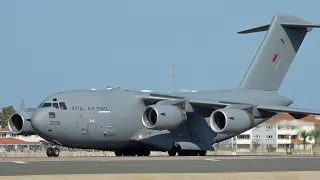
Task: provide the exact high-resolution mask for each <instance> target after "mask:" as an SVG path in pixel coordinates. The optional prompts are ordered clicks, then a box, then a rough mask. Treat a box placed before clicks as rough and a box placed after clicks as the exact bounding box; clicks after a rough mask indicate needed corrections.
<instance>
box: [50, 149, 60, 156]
mask: <svg viewBox="0 0 320 180" xmlns="http://www.w3.org/2000/svg"><path fill="white" fill-rule="evenodd" d="M51 154H52V156H53V157H59V154H60V151H59V149H58V148H56V147H55V148H52V151H51Z"/></svg>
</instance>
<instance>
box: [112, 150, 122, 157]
mask: <svg viewBox="0 0 320 180" xmlns="http://www.w3.org/2000/svg"><path fill="white" fill-rule="evenodd" d="M114 154H115V155H116V156H122V152H121V151H115V152H114Z"/></svg>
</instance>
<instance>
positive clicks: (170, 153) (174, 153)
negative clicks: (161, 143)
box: [168, 149, 177, 156]
mask: <svg viewBox="0 0 320 180" xmlns="http://www.w3.org/2000/svg"><path fill="white" fill-rule="evenodd" d="M176 154H177V151H176V150H175V149H170V150H169V151H168V155H169V156H175V155H176Z"/></svg>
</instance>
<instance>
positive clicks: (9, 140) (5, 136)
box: [0, 128, 43, 152]
mask: <svg viewBox="0 0 320 180" xmlns="http://www.w3.org/2000/svg"><path fill="white" fill-rule="evenodd" d="M42 140H43V139H42V138H41V137H39V136H38V135H32V136H23V135H15V134H13V133H11V132H10V130H9V128H2V129H0V152H4V151H24V150H27V151H29V150H37V149H39V147H40V141H42Z"/></svg>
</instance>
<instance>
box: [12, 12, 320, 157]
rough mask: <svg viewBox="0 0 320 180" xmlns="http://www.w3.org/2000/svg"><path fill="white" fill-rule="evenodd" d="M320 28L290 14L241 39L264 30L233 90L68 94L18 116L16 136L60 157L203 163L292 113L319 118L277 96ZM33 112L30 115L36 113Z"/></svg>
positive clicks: (15, 116)
mask: <svg viewBox="0 0 320 180" xmlns="http://www.w3.org/2000/svg"><path fill="white" fill-rule="evenodd" d="M315 27H320V25H313V24H311V23H310V22H308V21H305V20H303V19H300V18H298V17H294V16H291V15H286V14H276V15H274V17H273V19H272V21H271V23H270V24H269V25H265V26H261V27H257V28H253V29H249V30H245V31H241V32H239V33H240V34H246V33H255V32H261V31H267V34H266V36H265V39H264V40H263V42H262V44H261V46H260V48H259V49H258V51H257V54H256V56H255V57H254V58H253V60H252V64H251V65H250V67H249V69H248V71H247V73H246V74H245V76H244V78H243V80H242V82H241V83H240V86H239V87H237V88H235V89H226V90H210V91H198V92H182V93H181V92H180V93H153V92H141V91H132V90H123V89H109V90H70V91H64V92H59V93H56V94H53V95H51V96H49V97H48V98H46V99H45V100H44V101H43V102H42V103H41V104H40V105H39V107H38V108H36V109H34V110H33V111H29V113H26V112H24V111H22V112H16V113H14V114H13V115H12V117H11V118H10V120H9V127H10V130H11V132H13V133H15V134H38V135H39V136H41V137H42V138H44V139H45V140H47V141H48V142H50V144H51V146H49V148H48V149H47V155H48V156H54V157H57V156H59V149H58V148H57V145H60V146H65V147H70V148H82V149H97V150H106V151H114V152H115V154H116V156H135V155H138V156H149V154H150V151H163V152H168V154H169V155H170V156H175V155H176V154H178V155H179V156H185V155H188V156H205V155H206V152H207V151H208V150H214V148H213V144H214V143H217V142H221V141H224V140H226V139H229V138H231V137H233V136H236V135H238V134H240V133H242V132H245V131H247V130H249V129H251V128H253V127H255V126H257V125H258V124H260V123H262V122H264V121H266V120H268V119H270V118H272V117H275V116H278V115H280V114H281V113H289V114H291V115H292V116H294V117H295V118H298V119H299V118H303V117H305V116H308V115H319V114H320V111H315V110H307V109H298V108H293V107H289V105H291V104H292V103H293V100H291V99H289V98H287V97H284V96H282V95H280V94H278V93H277V91H278V89H279V87H280V85H281V83H282V81H283V79H284V77H285V75H286V73H287V71H288V69H289V67H290V65H291V63H292V61H293V59H294V57H295V55H296V53H297V52H298V49H299V47H300V45H301V43H302V41H303V39H304V38H305V35H306V34H307V33H308V32H309V31H311V30H312V28H315ZM31 112H32V113H31Z"/></svg>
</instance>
